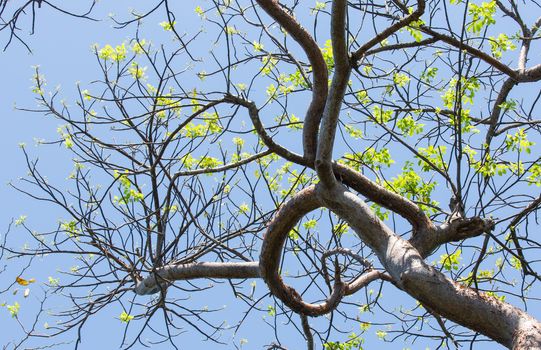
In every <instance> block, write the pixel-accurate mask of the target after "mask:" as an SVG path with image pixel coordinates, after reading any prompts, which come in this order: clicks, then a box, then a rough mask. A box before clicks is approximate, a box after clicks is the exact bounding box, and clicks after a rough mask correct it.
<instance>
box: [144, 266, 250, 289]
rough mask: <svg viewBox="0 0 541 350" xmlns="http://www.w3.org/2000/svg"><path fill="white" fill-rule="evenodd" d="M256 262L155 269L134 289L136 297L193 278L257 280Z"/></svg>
mask: <svg viewBox="0 0 541 350" xmlns="http://www.w3.org/2000/svg"><path fill="white" fill-rule="evenodd" d="M259 277H260V273H259V263H258V262H233V263H227V262H196V263H190V264H182V265H176V264H170V265H166V266H163V267H161V268H158V269H156V271H154V272H153V273H151V274H150V275H149V276H147V277H146V278H145V279H143V280H141V281H139V282H138V283H137V285H136V286H135V288H134V291H135V293H136V294H138V295H149V294H154V293H157V292H159V291H160V288H163V287H165V286H167V284H169V283H171V282H173V281H177V280H189V279H195V278H227V279H245V278H259Z"/></svg>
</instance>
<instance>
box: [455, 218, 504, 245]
mask: <svg viewBox="0 0 541 350" xmlns="http://www.w3.org/2000/svg"><path fill="white" fill-rule="evenodd" d="M494 226H495V223H494V220H493V219H492V218H480V217H478V216H476V217H473V218H456V219H454V220H453V221H451V222H450V223H449V230H450V232H449V234H450V237H449V238H451V239H452V241H457V240H462V239H466V238H470V237H476V236H479V235H480V234H482V233H484V232H490V231H492V230H493V229H494Z"/></svg>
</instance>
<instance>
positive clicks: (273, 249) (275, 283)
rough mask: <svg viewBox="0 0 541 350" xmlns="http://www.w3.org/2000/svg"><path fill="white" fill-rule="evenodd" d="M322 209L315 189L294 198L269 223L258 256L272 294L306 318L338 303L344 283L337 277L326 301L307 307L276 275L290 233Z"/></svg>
mask: <svg viewBox="0 0 541 350" xmlns="http://www.w3.org/2000/svg"><path fill="white" fill-rule="evenodd" d="M321 206H322V203H321V201H320V200H319V197H318V194H317V191H316V187H315V186H310V187H307V188H305V189H303V190H302V191H300V192H299V193H297V194H296V195H295V196H293V198H292V199H291V200H289V201H288V202H287V203H286V204H285V205H284V206H282V207H281V208H280V209H279V210H278V212H277V213H276V215H275V216H274V218H273V220H272V221H271V222H270V224H269V227H268V230H267V233H266V234H265V237H264V238H263V245H262V246H261V253H260V255H259V268H260V269H261V277H262V278H263V280H264V281H265V283H266V284H267V286H268V287H269V290H270V291H271V293H272V294H273V295H274V296H275V297H277V298H278V299H280V300H281V301H282V302H283V303H284V304H286V305H287V306H288V307H289V308H290V309H291V310H293V311H295V312H297V313H299V314H302V315H307V316H319V315H324V314H326V313H329V312H330V311H332V310H333V309H334V308H336V306H337V305H338V304H339V303H340V301H341V300H342V298H343V297H344V295H345V291H346V284H345V283H343V282H342V281H340V279H339V278H336V279H335V282H334V286H333V289H332V293H331V295H330V296H329V297H328V298H327V300H325V301H324V302H323V303H321V304H310V303H307V302H305V301H303V300H302V297H301V296H300V295H299V293H298V292H297V291H296V290H295V289H293V288H292V287H290V286H288V285H286V284H285V283H284V281H283V280H282V277H281V276H280V274H279V270H280V257H281V255H282V250H283V248H284V244H285V241H286V239H287V237H288V234H289V232H290V231H291V230H292V229H293V228H294V227H295V225H297V223H298V222H299V220H300V219H301V218H302V217H303V216H305V215H306V214H308V213H309V212H311V211H312V210H315V209H317V208H319V207H321Z"/></svg>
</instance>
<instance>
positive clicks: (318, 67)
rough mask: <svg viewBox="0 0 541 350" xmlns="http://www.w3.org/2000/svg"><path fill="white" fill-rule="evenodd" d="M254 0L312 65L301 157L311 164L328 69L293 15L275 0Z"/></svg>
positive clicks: (314, 151)
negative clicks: (311, 82)
mask: <svg viewBox="0 0 541 350" xmlns="http://www.w3.org/2000/svg"><path fill="white" fill-rule="evenodd" d="M256 1H257V3H258V4H259V6H261V8H263V10H265V12H266V13H267V14H268V15H269V16H271V17H272V18H273V19H274V20H275V21H276V22H278V23H279V24H280V25H281V26H282V27H283V28H284V29H285V30H286V31H287V32H288V33H289V34H290V35H291V36H292V37H293V39H295V41H296V42H297V43H298V44H299V45H300V46H301V48H302V49H303V50H304V52H305V53H306V56H307V57H308V60H309V61H310V64H311V65H312V73H313V77H314V83H313V87H312V101H311V102H310V105H309V106H308V110H307V111H306V117H305V119H304V128H303V148H304V157H305V158H306V159H307V160H308V163H312V162H313V160H314V158H315V154H316V147H317V137H318V129H319V123H320V121H321V115H322V113H323V108H324V107H325V99H326V98H327V93H328V87H327V84H328V72H327V65H326V63H325V59H324V58H323V55H322V54H321V50H320V48H319V46H318V45H317V43H316V42H315V40H314V39H313V38H312V36H311V35H310V34H309V33H308V32H307V31H306V30H305V29H304V28H303V27H302V26H301V25H300V24H299V23H298V22H297V21H296V20H295V18H293V17H292V16H291V15H290V14H288V13H287V12H286V11H285V10H284V9H282V7H281V6H280V4H279V2H278V1H277V0H256Z"/></svg>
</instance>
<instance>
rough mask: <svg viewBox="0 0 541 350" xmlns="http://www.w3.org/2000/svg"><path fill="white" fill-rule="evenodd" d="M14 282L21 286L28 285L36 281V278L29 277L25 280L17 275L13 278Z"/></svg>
mask: <svg viewBox="0 0 541 350" xmlns="http://www.w3.org/2000/svg"><path fill="white" fill-rule="evenodd" d="M15 282H17V283H19V284H20V285H21V286H27V285H29V284H30V283H34V282H36V279H35V278H31V279H29V280H25V279H24V278H22V277H20V276H19V277H17V278H16V279H15Z"/></svg>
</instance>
